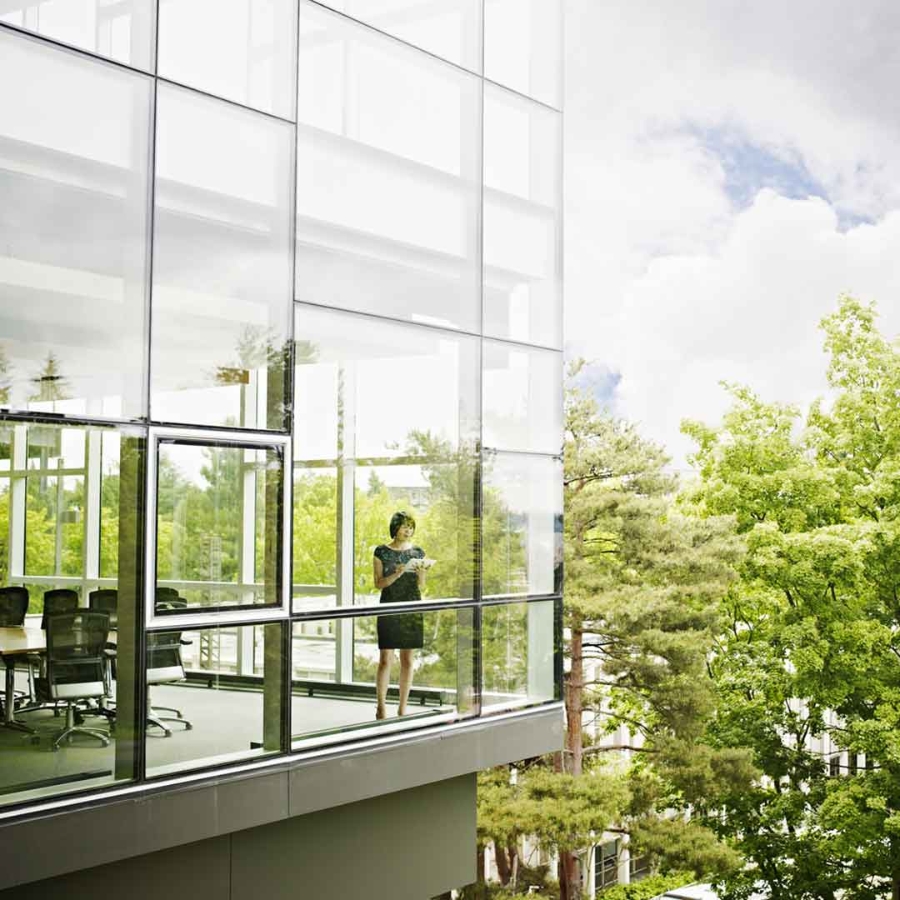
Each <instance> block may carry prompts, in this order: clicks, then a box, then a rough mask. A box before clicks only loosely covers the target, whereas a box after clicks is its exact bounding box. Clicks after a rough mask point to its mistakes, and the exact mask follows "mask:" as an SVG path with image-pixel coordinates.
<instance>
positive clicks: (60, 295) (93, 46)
mask: <svg viewBox="0 0 900 900" xmlns="http://www.w3.org/2000/svg"><path fill="white" fill-rule="evenodd" d="M220 6H221V4H219V3H212V2H209V0H158V2H154V0H128V2H126V3H118V4H108V3H102V2H93V0H85V2H79V3H65V4H62V3H56V2H51V0H46V2H45V0H41V2H31V0H29V2H24V0H20V2H18V3H17V2H13V3H8V4H6V5H5V6H4V9H3V11H2V13H0V85H2V86H0V658H2V662H3V663H4V666H3V671H4V674H5V679H4V684H3V690H2V691H0V707H2V727H0V759H2V762H3V765H2V766H0V773H2V774H0V806H2V805H9V804H21V803H26V804H27V803H30V802H33V801H35V800H39V799H45V798H48V797H51V798H52V797H53V796H55V795H58V794H61V793H65V792H71V791H79V790H91V789H96V788H97V787H98V786H104V785H108V784H112V783H121V782H122V781H127V780H141V779H152V778H155V777H162V776H166V777H171V776H172V775H173V774H178V773H182V772H186V771H195V770H198V769H204V768H210V767H217V766H222V765H225V764H229V763H234V762H246V761H253V760H256V759H260V758H264V757H267V756H271V755H274V754H283V753H289V752H291V751H292V750H293V751H298V752H302V751H303V750H304V749H305V748H309V747H314V746H320V745H323V744H329V743H335V742H350V741H354V740H358V739H360V738H365V737H367V736H372V735H376V734H377V735H381V734H393V733H395V732H404V731H407V730H410V729H419V728H426V727H432V726H440V725H443V724H446V723H448V722H453V721H458V720H462V719H466V718H471V717H476V716H479V715H481V714H487V713H492V712H497V711H502V710H510V709H517V708H521V707H527V706H531V705H537V704H542V703H547V702H549V701H553V700H554V699H558V695H559V678H560V657H559V638H560V610H561V607H560V603H561V587H562V581H561V557H562V552H561V533H562V526H561V522H562V518H561V517H562V510H561V500H562V488H561V467H562V463H561V444H562V420H561V402H562V398H561V367H562V361H561V346H562V334H561V326H560V323H561V279H560V272H561V269H560V264H559V260H560V253H559V247H560V194H561V175H560V167H561V154H560V146H559V140H560V133H561V114H560V112H559V109H558V107H559V103H558V99H559V90H558V88H559V80H558V75H559V73H558V68H559V56H558V52H557V50H556V49H554V47H553V46H552V45H553V44H554V42H555V40H556V37H555V36H556V35H558V34H559V29H560V25H559V16H560V3H558V2H555V0H541V2H537V0H535V2H530V3H528V4H506V5H505V6H504V5H503V4H502V3H500V4H498V3H493V5H492V3H491V0H484V2H482V0H452V2H448V3H445V4H439V5H438V4H433V3H423V2H419V0H378V2H374V3H372V2H365V3H362V2H355V0H334V2H325V3H318V2H312V0H235V2H233V3H229V4H226V5H225V6H224V7H222V8H221V9H220ZM213 18H214V19H215V23H216V27H214V28H212V27H210V21H211V19H213ZM504 29H505V30H506V31H507V32H508V35H509V39H508V40H502V41H501V40H498V37H497V36H498V34H501V33H502V32H503V31H504ZM388 605H389V608H388ZM73 649H77V651H78V653H79V654H80V657H79V658H80V659H83V660H84V665H83V666H81V667H80V668H77V667H76V668H75V669H73V667H72V664H71V658H72V657H71V651H72V650H73ZM67 654H68V656H67ZM73 685H76V686H77V687H73ZM61 686H62V687H61Z"/></svg>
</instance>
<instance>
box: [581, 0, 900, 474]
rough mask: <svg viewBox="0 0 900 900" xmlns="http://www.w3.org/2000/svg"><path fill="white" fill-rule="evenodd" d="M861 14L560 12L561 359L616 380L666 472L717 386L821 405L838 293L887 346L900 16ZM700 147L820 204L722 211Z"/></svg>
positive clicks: (810, 5)
mask: <svg viewBox="0 0 900 900" xmlns="http://www.w3.org/2000/svg"><path fill="white" fill-rule="evenodd" d="M863 6H864V9H862V10H859V9H854V7H853V5H852V4H846V3H842V2H840V0H825V2H822V0H792V2H791V3H790V4H783V3H780V4H776V3H774V2H762V3H754V4H746V3H740V2H738V0H709V2H702V0H683V2H681V3H679V4H677V5H675V4H662V3H653V2H649V0H617V2H616V0H610V2H605V3H596V2H592V0H569V2H568V4H567V14H568V23H567V40H568V49H567V97H566V142H567V143H566V178H567V182H566V308H567V313H566V322H567V334H568V335H569V336H570V341H569V343H570V348H571V350H572V351H573V352H576V353H580V354H584V355H587V356H589V357H593V358H596V359H598V361H600V362H602V363H603V364H605V365H608V366H610V367H611V368H612V369H614V370H617V371H619V372H620V373H621V376H622V378H621V382H620V383H619V386H618V389H617V391H616V395H615V401H616V405H617V408H618V409H619V411H620V412H622V413H623V414H624V415H626V416H628V417H629V418H633V419H636V420H638V421H640V422H642V424H643V426H644V430H645V431H646V432H647V433H648V434H650V435H652V436H654V437H656V438H657V439H659V440H661V441H663V442H664V443H665V444H666V445H667V446H668V448H669V449H670V451H671V452H672V453H673V454H674V456H675V457H676V461H677V464H681V463H682V461H683V457H684V454H685V452H686V451H687V449H688V445H687V444H686V442H685V441H684V440H683V439H682V438H681V436H680V434H679V431H678V424H679V422H680V420H681V419H682V418H684V417H693V418H701V419H706V420H714V419H715V418H717V417H718V416H719V415H720V414H721V412H722V410H723V408H724V403H725V398H724V395H723V393H722V391H721V389H720V388H719V387H718V381H719V380H720V379H728V380H733V381H740V382H745V383H748V384H751V385H752V386H753V387H755V388H756V389H758V390H759V391H760V392H761V393H763V394H764V395H766V396H768V397H771V398H777V399H781V400H785V401H790V402H797V403H801V404H802V403H806V402H808V401H809V400H810V399H811V398H812V397H814V396H816V395H818V394H821V393H822V391H823V390H824V370H825V358H824V356H823V354H822V351H821V334H820V333H819V332H818V330H817V327H816V326H817V323H818V321H819V319H820V318H821V317H822V316H823V315H824V314H825V313H827V312H828V311H829V310H831V309H833V308H834V305H835V301H836V298H837V295H838V294H839V293H840V292H842V291H849V292H852V293H854V294H856V295H857V296H860V297H861V298H863V299H874V300H876V301H878V302H879V308H880V310H881V312H882V325H883V327H884V328H885V330H886V331H888V332H889V333H896V331H897V330H898V329H900V315H898V313H897V312H896V311H895V310H897V309H898V307H900V304H898V298H900V274H898V273H897V271H896V265H895V261H894V260H895V256H896V251H897V248H898V247H900V154H898V153H896V150H895V148H896V147H897V146H898V145H900V104H895V103H894V100H893V90H894V85H895V84H896V83H897V78H898V75H900V50H898V48H900V6H896V5H894V4H888V3H880V2H875V0H871V2H868V3H866V4H864V5H863ZM704 130H711V131H713V132H716V133H729V134H736V135H739V136H740V139H741V140H742V141H743V142H745V143H746V144H748V145H750V146H756V147H759V148H762V149H764V150H765V151H766V152H767V153H768V154H772V155H775V156H778V157H780V158H783V159H785V160H788V161H796V162H797V163H800V164H802V165H803V166H804V167H805V168H806V170H807V171H808V172H809V173H810V175H811V176H812V177H813V178H814V179H815V180H816V181H818V182H819V183H820V184H821V185H822V186H823V188H824V190H825V193H826V195H827V198H826V199H822V198H815V199H814V198H809V199H805V200H804V199H788V198H786V197H781V196H778V195H777V194H775V193H774V192H772V191H770V190H762V191H761V192H759V193H758V194H757V195H756V198H755V200H754V201H753V202H752V204H751V205H750V206H749V207H748V208H746V209H740V208H737V207H736V206H735V203H734V201H733V199H732V197H731V196H730V195H729V192H728V184H727V178H726V173H725V171H724V169H723V165H722V161H721V160H719V159H718V158H717V156H716V149H715V147H714V146H705V145H704V138H703V134H704ZM839 212H841V213H843V214H846V213H850V214H853V215H857V216H862V217H867V218H869V219H871V220H872V222H873V224H871V225H861V226H858V227H855V228H851V229H849V230H847V229H845V228H843V227H841V224H840V219H839V215H838V213H839ZM574 335H577V336H578V337H577V339H575V340H572V337H571V336H574Z"/></svg>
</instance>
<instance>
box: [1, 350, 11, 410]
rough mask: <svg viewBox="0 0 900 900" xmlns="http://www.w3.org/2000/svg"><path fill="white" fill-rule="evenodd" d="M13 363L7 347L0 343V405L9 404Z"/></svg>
mask: <svg viewBox="0 0 900 900" xmlns="http://www.w3.org/2000/svg"><path fill="white" fill-rule="evenodd" d="M12 383H13V376H12V363H11V362H10V361H9V357H8V356H7V355H6V348H5V347H4V346H3V344H0V405H3V406H6V405H8V404H9V401H10V398H11V396H12Z"/></svg>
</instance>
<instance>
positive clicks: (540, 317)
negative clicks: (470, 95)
mask: <svg viewBox="0 0 900 900" xmlns="http://www.w3.org/2000/svg"><path fill="white" fill-rule="evenodd" d="M560 130H561V117H560V114H559V113H556V112H553V111H552V110H549V109H546V108H545V107H542V106H539V105H538V104H536V103H531V102H530V101H528V100H524V99H522V98H521V97H517V96H516V95H515V94H511V93H510V92H509V91H504V90H502V89H500V88H496V87H492V86H491V85H486V86H485V92H484V184H485V190H484V332H485V334H489V335H493V336H494V337H504V338H509V339H511V340H517V341H524V342H525V343H532V344H542V345H544V346H547V347H562V262H561V260H562V241H561V234H562V216H561V214H560V211H561V207H562V152H561V151H562V143H561V135H560Z"/></svg>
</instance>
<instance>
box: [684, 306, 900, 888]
mask: <svg viewBox="0 0 900 900" xmlns="http://www.w3.org/2000/svg"><path fill="white" fill-rule="evenodd" d="M822 327H823V330H824V332H825V348H826V351H827V352H828V353H829V354H830V365H829V370H828V378H829V383H830V386H831V388H832V391H833V401H832V402H831V404H830V406H826V404H824V403H823V402H817V403H814V404H813V405H812V407H811V409H810V411H809V413H808V415H807V416H806V419H805V422H804V421H803V419H802V417H801V415H800V412H799V411H798V410H797V409H794V408H792V407H787V406H784V405H781V404H775V403H765V402H763V401H762V400H761V399H760V398H758V397H757V396H756V395H755V394H753V393H752V391H750V390H748V389H747V388H739V387H734V386H728V390H729V392H730V393H731V396H732V407H731V409H730V410H729V411H728V413H727V414H726V415H725V417H724V419H723V422H722V425H721V426H720V427H719V428H707V427H704V426H700V425H698V424H696V423H688V424H687V425H686V426H685V430H686V431H687V432H688V433H689V434H690V435H691V436H692V437H694V439H695V440H696V442H697V447H698V449H697V453H696V463H697V465H698V467H699V470H700V473H701V482H700V484H699V485H698V486H697V489H696V492H695V494H694V498H693V499H694V502H695V503H696V504H697V505H698V506H699V508H700V509H701V510H702V511H703V512H704V513H705V514H707V515H714V514H723V513H724V514H730V515H733V516H734V517H735V518H736V520H737V522H738V524H739V528H740V530H741V532H742V533H743V535H744V537H745V539H746V544H747V556H746V559H745V561H744V562H743V564H742V566H741V573H740V574H741V578H740V581H739V582H737V583H735V584H734V585H733V586H732V588H731V590H730V591H729V593H728V596H727V598H726V601H725V603H724V610H725V615H726V619H727V628H726V629H724V630H723V633H722V636H721V638H720V640H719V642H718V645H717V647H716V652H715V655H714V657H713V659H712V662H711V666H710V668H711V671H712V674H713V676H714V680H715V686H716V691H717V694H718V707H719V712H718V715H717V717H716V719H715V721H714V722H713V723H712V725H711V727H710V729H709V739H710V740H711V742H712V743H714V744H715V745H716V746H717V747H720V748H723V749H724V748H741V747H747V748H750V749H751V750H752V754H753V763H754V764H755V766H756V767H758V770H759V772H760V773H761V774H763V775H765V776H767V777H766V778H758V779H756V781H755V782H754V785H753V787H752V789H750V790H747V791H744V792H740V793H728V792H727V791H721V790H720V791H719V792H718V793H717V794H716V795H715V797H714V802H713V803H711V804H709V807H710V809H709V814H710V824H711V825H712V827H714V828H715V829H716V830H717V831H718V833H719V834H721V835H722V836H723V837H726V838H728V839H730V840H731V841H732V842H733V843H734V845H735V847H736V848H737V849H738V850H739V852H740V853H741V854H742V855H743V856H744V858H745V859H746V860H747V861H748V862H749V863H750V865H751V868H748V869H745V870H743V871H742V872H739V873H736V874H734V875H732V876H731V877H729V878H726V879H725V880H724V883H723V890H724V896H725V897H727V898H744V897H747V896H748V895H749V894H750V893H751V892H753V891H754V890H761V891H762V892H763V894H764V895H767V896H771V897H778V898H780V900H781V898H784V900H791V898H798V900H799V898H808V897H820V898H826V900H831V898H834V897H836V896H840V897H842V898H844V900H869V898H876V897H883V896H890V894H891V887H892V885H893V886H894V889H895V890H900V833H898V829H897V822H898V821H900V713H898V709H900V665H898V657H900V644H898V642H897V640H896V635H897V634H898V632H900V603H898V600H897V597H898V582H897V573H898V572H900V478H898V477H897V476H898V474H900V353H898V350H897V348H896V347H895V346H894V345H892V344H890V343H889V342H888V341H887V340H885V339H884V338H883V337H882V336H881V335H880V334H879V333H878V330H877V328H876V323H875V312H874V309H873V308H872V307H867V306H864V305H862V304H860V303H859V302H858V301H856V300H854V299H852V298H849V297H844V298H842V300H841V303H840V307H839V309H838V310H837V311H836V312H835V313H834V314H832V315H830V316H828V317H827V318H826V319H825V320H824V321H823V322H822ZM801 698H802V702H801ZM829 711H833V712H834V713H835V714H836V716H837V720H836V722H835V721H834V720H832V719H831V717H830V715H829ZM824 733H828V734H830V736H831V737H832V738H833V740H835V741H836V742H837V743H838V745H839V746H841V747H843V748H846V749H847V750H848V751H849V752H850V753H852V754H865V756H866V759H867V761H868V763H869V768H868V769H867V770H866V771H864V772H862V773H861V774H859V775H857V776H856V777H852V778H850V777H845V778H829V777H828V774H827V772H826V766H825V760H823V759H822V758H821V756H820V755H818V754H817V753H815V752H812V751H810V750H809V749H807V748H808V747H809V746H810V745H811V739H815V738H816V737H817V736H818V735H820V734H824ZM712 806H715V807H717V810H716V812H715V815H713V811H712ZM895 896H896V894H895Z"/></svg>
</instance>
